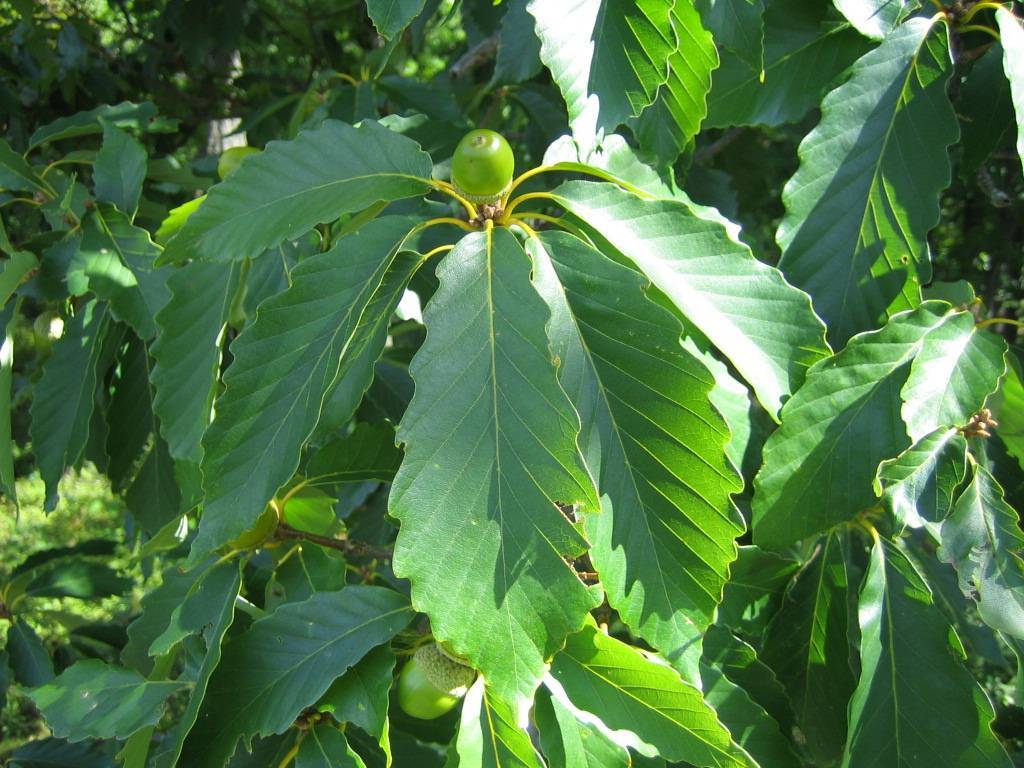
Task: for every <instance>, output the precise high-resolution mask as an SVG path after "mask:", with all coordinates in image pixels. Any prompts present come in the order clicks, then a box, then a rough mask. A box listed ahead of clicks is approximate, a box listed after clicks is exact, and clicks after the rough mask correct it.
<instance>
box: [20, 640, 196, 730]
mask: <svg viewBox="0 0 1024 768" xmlns="http://www.w3.org/2000/svg"><path fill="white" fill-rule="evenodd" d="M184 685H185V684H184V683H180V682H176V681H173V680H165V681H152V680H146V679H145V678H143V677H142V675H140V674H139V673H138V672H135V671H134V670H131V669H125V668H124V667H115V666H111V665H109V664H104V663H103V662H101V661H94V660H89V661H79V662H76V663H75V664H73V665H72V666H71V667H69V668H68V669H66V670H64V671H63V672H62V673H61V674H60V675H58V676H57V677H56V678H54V680H52V681H51V682H49V683H47V684H46V685H44V686H43V687H42V688H36V689H35V690H33V691H32V693H31V694H30V695H31V696H32V700H33V701H34V702H35V703H36V706H38V707H39V709H40V710H41V711H42V713H43V716H44V717H45V718H46V723H47V725H49V726H50V730H52V731H53V734H54V735H55V736H59V737H62V738H68V739H70V740H71V741H81V740H82V739H86V738H89V737H90V736H93V737H96V738H101V739H124V738H127V737H128V736H130V735H131V734H133V733H135V731H137V730H139V729H140V728H143V727H145V726H147V725H153V724H155V723H156V721H157V720H159V719H160V716H161V714H162V713H163V705H164V701H165V700H166V699H167V697H168V696H170V695H171V694H172V693H174V692H175V691H177V690H180V689H181V688H183V687H184Z"/></svg>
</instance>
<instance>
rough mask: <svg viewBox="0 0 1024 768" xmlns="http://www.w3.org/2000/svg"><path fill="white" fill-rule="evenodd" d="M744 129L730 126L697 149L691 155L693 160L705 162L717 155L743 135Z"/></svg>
mask: <svg viewBox="0 0 1024 768" xmlns="http://www.w3.org/2000/svg"><path fill="white" fill-rule="evenodd" d="M743 132H744V129H743V128H741V127H739V128H730V129H729V130H728V131H726V132H725V133H723V134H722V135H721V136H720V137H719V138H718V139H716V140H715V141H713V142H711V143H710V144H708V145H707V146H706V147H702V148H701V149H699V150H697V154H695V155H694V156H693V160H694V162H696V163H706V162H707V161H708V160H710V159H711V158H712V157H714V156H715V155H717V154H718V153H719V152H721V151H722V150H723V149H725V148H726V147H728V146H729V145H730V144H732V143H733V142H734V141H736V139H738V138H739V137H740V136H742V135H743Z"/></svg>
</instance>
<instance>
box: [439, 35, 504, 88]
mask: <svg viewBox="0 0 1024 768" xmlns="http://www.w3.org/2000/svg"><path fill="white" fill-rule="evenodd" d="M497 53H498V36H497V35H496V34H494V35H491V36H490V37H486V38H484V39H483V40H481V41H480V42H479V43H477V44H476V45H474V46H473V47H472V48H470V49H469V50H468V51H466V52H465V53H464V54H462V56H460V57H459V59H458V61H456V62H455V63H454V64H452V65H451V67H449V68H448V77H450V78H452V80H458V79H459V78H460V77H465V76H466V75H468V74H469V73H470V72H472V71H473V70H474V69H476V68H477V67H479V66H481V65H482V64H485V63H486V62H488V61H490V60H491V59H493V58H494V57H495V55H496V54H497Z"/></svg>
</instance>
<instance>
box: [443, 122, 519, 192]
mask: <svg viewBox="0 0 1024 768" xmlns="http://www.w3.org/2000/svg"><path fill="white" fill-rule="evenodd" d="M515 166H516V159H515V156H514V155H513V154H512V147H510V146H509V143H508V142H507V141H506V140H505V137H504V136H502V135H501V134H500V133H496V132H495V131H490V130H488V129H486V128H478V129H477V130H475V131H470V132H469V133H467V134H466V135H465V136H463V137H462V140H461V141H460V142H459V144H458V146H457V147H455V154H454V156H453V157H452V183H453V184H454V185H455V189H456V191H458V192H459V194H461V195H462V196H464V197H465V198H466V199H467V200H469V201H470V202H472V203H477V204H493V203H495V202H497V201H498V200H499V199H500V198H501V196H502V195H504V194H505V192H507V191H508V188H509V186H510V185H511V184H512V175H513V173H515Z"/></svg>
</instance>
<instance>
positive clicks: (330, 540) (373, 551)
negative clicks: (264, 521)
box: [276, 523, 392, 560]
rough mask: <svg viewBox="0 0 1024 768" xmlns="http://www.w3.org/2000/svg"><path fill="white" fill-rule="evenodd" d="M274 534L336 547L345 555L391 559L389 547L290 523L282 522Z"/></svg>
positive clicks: (282, 537)
mask: <svg viewBox="0 0 1024 768" xmlns="http://www.w3.org/2000/svg"><path fill="white" fill-rule="evenodd" d="M276 536H277V538H279V539H298V540H301V541H310V542H312V543H314V544H319V545H320V546H321V547H328V548H329V549H337V550H338V551H339V552H344V553H345V554H347V555H360V556H365V557H372V558H375V559H377V560H390V559H391V553H392V550H391V547H376V546H374V545H372V544H367V543H366V542H363V541H351V540H350V539H347V538H334V537H333V536H318V535H317V534H315V533H309V532H308V531H300V530H298V529H296V528H292V527H291V526H290V525H285V524H284V523H282V524H281V525H279V526H278V527H277V533H276Z"/></svg>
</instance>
